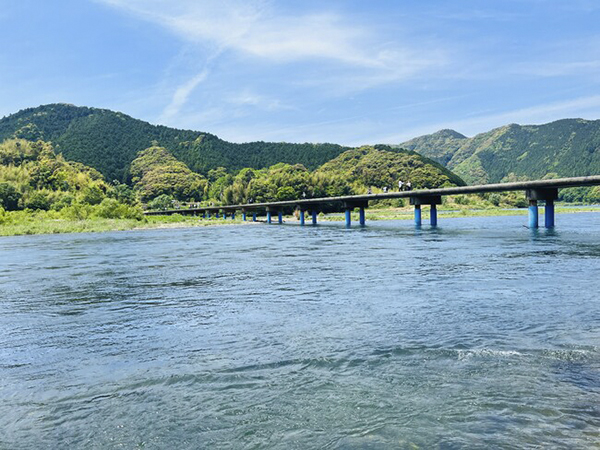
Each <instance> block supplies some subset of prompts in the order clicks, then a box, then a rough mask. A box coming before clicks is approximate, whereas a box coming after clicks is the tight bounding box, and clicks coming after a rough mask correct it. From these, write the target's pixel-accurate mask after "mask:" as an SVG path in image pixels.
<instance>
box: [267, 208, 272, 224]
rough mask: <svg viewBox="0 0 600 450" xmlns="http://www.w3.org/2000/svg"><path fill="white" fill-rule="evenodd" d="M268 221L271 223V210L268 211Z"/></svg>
mask: <svg viewBox="0 0 600 450" xmlns="http://www.w3.org/2000/svg"><path fill="white" fill-rule="evenodd" d="M267 223H271V211H267Z"/></svg>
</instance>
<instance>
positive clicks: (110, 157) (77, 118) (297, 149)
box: [0, 104, 347, 182]
mask: <svg viewBox="0 0 600 450" xmlns="http://www.w3.org/2000/svg"><path fill="white" fill-rule="evenodd" d="M12 138H23V139H27V140H31V141H36V140H43V141H46V142H51V143H52V144H53V146H54V148H55V149H56V151H57V152H61V153H62V154H63V155H64V157H65V158H66V159H67V160H72V161H78V162H81V163H83V164H86V165H88V166H91V167H93V168H95V169H97V170H98V171H99V172H101V173H102V174H103V175H104V176H105V177H106V179H108V180H119V181H121V182H125V181H127V180H128V179H129V177H130V173H129V168H130V164H131V162H132V161H133V160H134V159H135V158H136V156H137V154H138V152H140V151H142V150H144V149H146V148H148V147H150V146H152V145H155V146H161V147H164V148H166V149H168V150H169V152H170V153H172V154H173V156H175V157H176V158H177V159H178V160H180V161H181V162H183V163H185V164H186V165H187V166H188V167H189V168H190V169H191V170H192V171H194V172H197V173H200V174H204V175H206V174H207V173H208V171H210V170H211V169H215V168H217V167H225V168H226V169H227V170H228V171H230V172H235V171H238V170H241V169H243V168H246V167H251V168H255V169H260V168H264V167H269V166H271V165H274V164H277V163H280V162H285V163H289V164H303V165H304V166H305V167H307V168H309V169H316V168H317V167H318V166H320V165H321V164H323V163H325V162H327V161H329V160H330V159H332V158H334V157H336V156H337V155H339V154H340V153H342V152H344V151H345V150H347V147H342V146H340V145H336V144H288V143H284V142H279V143H275V142H251V143H246V144H234V143H231V142H227V141H224V140H222V139H219V138H218V137H216V136H214V135H212V134H209V133H204V132H199V131H190V130H178V129H175V128H169V127H165V126H160V125H151V124H149V123H147V122H144V121H141V120H137V119H134V118H132V117H129V116H127V115H125V114H122V113H118V112H113V111H110V110H106V109H97V108H87V107H77V106H73V105H66V104H51V105H44V106H39V107H37V108H29V109H24V110H22V111H19V112H18V113H16V114H12V115H10V116H7V117H4V118H2V119H0V142H1V141H3V140H5V139H12Z"/></svg>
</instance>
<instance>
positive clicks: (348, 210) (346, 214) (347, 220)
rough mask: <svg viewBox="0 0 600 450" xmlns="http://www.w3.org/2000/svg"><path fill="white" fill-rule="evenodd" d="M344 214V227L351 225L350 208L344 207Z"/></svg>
mask: <svg viewBox="0 0 600 450" xmlns="http://www.w3.org/2000/svg"><path fill="white" fill-rule="evenodd" d="M344 213H345V216H346V228H350V227H352V208H346V209H345V210H344Z"/></svg>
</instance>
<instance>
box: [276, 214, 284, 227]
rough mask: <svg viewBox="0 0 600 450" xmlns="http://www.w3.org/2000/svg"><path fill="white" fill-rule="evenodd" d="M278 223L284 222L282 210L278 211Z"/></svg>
mask: <svg viewBox="0 0 600 450" xmlns="http://www.w3.org/2000/svg"><path fill="white" fill-rule="evenodd" d="M277 223H278V224H279V225H281V224H282V223H283V213H282V212H281V211H277Z"/></svg>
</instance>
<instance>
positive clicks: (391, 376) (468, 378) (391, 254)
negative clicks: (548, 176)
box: [0, 213, 600, 450]
mask: <svg viewBox="0 0 600 450" xmlns="http://www.w3.org/2000/svg"><path fill="white" fill-rule="evenodd" d="M524 223H526V218H525V217H486V218H464V219H443V218H442V219H441V222H440V227H439V228H438V229H437V230H430V229H429V227H428V226H426V225H424V226H423V229H422V230H415V229H414V227H413V226H412V224H411V223H409V222H371V223H368V226H367V228H366V229H359V228H353V229H351V230H346V229H344V228H343V225H342V224H340V223H334V224H330V225H319V226H317V227H310V226H307V227H305V228H300V227H299V226H297V225H283V226H278V225H271V226H268V225H246V226H243V225H237V226H223V227H208V228H188V229H166V230H152V231H148V230H146V231H131V232H114V233H98V234H71V235H46V236H23V237H8V238H0V449H11V450H12V449H74V448H75V449H79V448H81V449H96V448H98V449H100V448H101V449H113V448H115V449H117V448H119V449H120V448H126V449H134V448H146V449H196V448H206V449H226V448H227V449H228V448H234V449H238V448H239V449H262V448H274V449H296V448H297V449H312V448H341V449H353V448H360V449H380V448H386V449H387V448H400V449H417V448H424V449H429V448H437V449H462V448H481V449H489V448H506V449H509V448H511V449H512V448H569V449H573V448H575V449H577V448H581V449H584V448H598V447H599V446H600V431H599V430H600V213H586V214H565V215H560V216H558V217H557V229H556V231H551V232H548V231H546V230H544V229H540V230H539V231H532V230H529V229H527V228H525V227H523V224H524Z"/></svg>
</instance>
